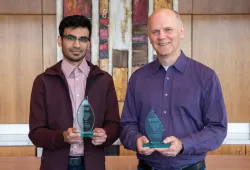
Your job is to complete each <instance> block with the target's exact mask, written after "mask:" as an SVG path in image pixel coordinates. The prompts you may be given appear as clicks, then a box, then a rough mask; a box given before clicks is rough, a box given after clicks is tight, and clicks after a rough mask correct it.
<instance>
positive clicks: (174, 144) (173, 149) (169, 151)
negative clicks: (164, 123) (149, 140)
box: [155, 136, 183, 157]
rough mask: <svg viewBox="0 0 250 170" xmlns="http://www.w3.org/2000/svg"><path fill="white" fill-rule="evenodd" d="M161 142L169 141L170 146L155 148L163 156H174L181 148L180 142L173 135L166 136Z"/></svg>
mask: <svg viewBox="0 0 250 170" xmlns="http://www.w3.org/2000/svg"><path fill="white" fill-rule="evenodd" d="M163 143H171V146H170V147H169V148H156V149H155V150H156V151H158V152H160V153H161V154H162V155H164V156H170V157H175V156H176V155H177V154H178V153H179V152H180V151H181V150H182V148H183V145H182V142H181V141H180V139H178V138H176V137H175V136H170V137H166V138H165V139H164V140H163Z"/></svg>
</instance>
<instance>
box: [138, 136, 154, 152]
mask: <svg viewBox="0 0 250 170" xmlns="http://www.w3.org/2000/svg"><path fill="white" fill-rule="evenodd" d="M148 142H149V140H148V138H147V137H146V136H141V137H139V138H138V139H137V141H136V146H137V150H138V152H139V153H140V154H142V155H151V154H152V153H153V152H154V151H155V149H150V148H149V147H143V146H142V145H143V144H144V143H148Z"/></svg>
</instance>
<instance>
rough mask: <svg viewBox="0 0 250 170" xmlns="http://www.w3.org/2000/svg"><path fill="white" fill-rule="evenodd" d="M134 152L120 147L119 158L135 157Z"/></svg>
mask: <svg viewBox="0 0 250 170" xmlns="http://www.w3.org/2000/svg"><path fill="white" fill-rule="evenodd" d="M135 155H136V152H134V151H131V150H127V149H125V148H124V146H123V145H120V156H135Z"/></svg>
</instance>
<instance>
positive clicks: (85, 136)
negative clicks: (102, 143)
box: [80, 132, 94, 138]
mask: <svg viewBox="0 0 250 170" xmlns="http://www.w3.org/2000/svg"><path fill="white" fill-rule="evenodd" d="M80 135H81V137H83V138H89V137H94V133H93V132H80Z"/></svg>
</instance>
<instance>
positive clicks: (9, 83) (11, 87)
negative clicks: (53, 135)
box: [0, 15, 42, 123]
mask: <svg viewBox="0 0 250 170" xmlns="http://www.w3.org/2000/svg"><path fill="white" fill-rule="evenodd" d="M0 25H1V27H0V37H1V41H0V51H1V55H0V60H1V62H0V78H1V81H0V106H1V109H0V123H28V117H29V116H28V115H29V103H30V93H31V87H32V84H33V81H34V79H35V77H36V76H37V75H38V74H39V73H41V72H42V16H41V15H35V16H32V15H9V16H8V15H0Z"/></svg>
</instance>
